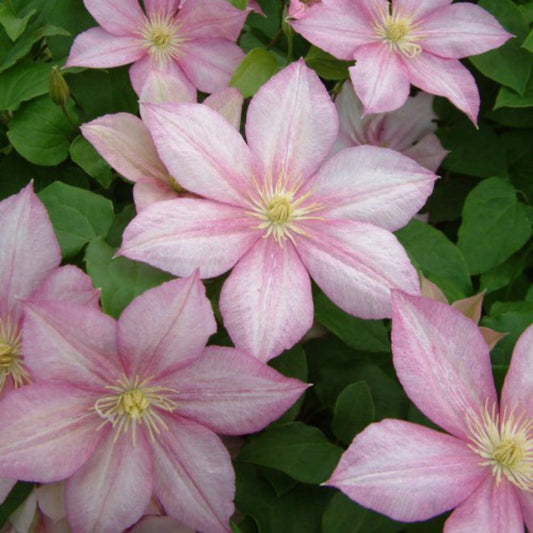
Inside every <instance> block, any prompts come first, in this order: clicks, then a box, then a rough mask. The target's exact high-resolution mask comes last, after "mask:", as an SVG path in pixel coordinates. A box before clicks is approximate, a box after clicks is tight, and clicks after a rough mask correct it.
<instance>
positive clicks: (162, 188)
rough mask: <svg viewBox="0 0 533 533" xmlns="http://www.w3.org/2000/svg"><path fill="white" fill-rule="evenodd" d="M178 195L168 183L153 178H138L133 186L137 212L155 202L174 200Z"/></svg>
mask: <svg viewBox="0 0 533 533" xmlns="http://www.w3.org/2000/svg"><path fill="white" fill-rule="evenodd" d="M179 196H180V195H179V194H178V192H177V191H176V190H174V189H173V188H172V187H171V186H170V184H169V183H163V182H162V181H159V180H157V179H153V178H146V179H142V180H139V181H138V182H137V183H135V185H134V186H133V200H134V202H135V208H136V209H137V213H140V212H141V210H143V209H146V208H147V207H148V206H149V205H152V204H155V203H156V202H162V201H163V200H174V199H176V198H178V197H179Z"/></svg>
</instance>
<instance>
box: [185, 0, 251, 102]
mask: <svg viewBox="0 0 533 533" xmlns="http://www.w3.org/2000/svg"><path fill="white" fill-rule="evenodd" d="M218 1H221V2H224V1H225V0H218ZM243 57H244V52H243V51H242V50H241V48H239V47H238V46H237V45H236V44H235V43H233V42H231V41H228V40H227V39H214V38H205V39H196V38H195V39H193V40H191V41H189V42H187V43H186V44H184V45H183V56H182V57H180V60H179V65H180V67H181V68H182V69H183V72H185V75H186V76H187V78H189V80H190V81H191V82H192V84H193V85H194V86H195V87H196V88H197V89H199V90H200V91H203V92H204V93H214V92H216V91H221V90H222V89H224V88H226V87H227V86H228V84H229V81H230V79H231V76H232V74H233V71H234V70H235V69H236V68H237V65H238V64H239V63H240V62H241V60H242V58H243Z"/></svg>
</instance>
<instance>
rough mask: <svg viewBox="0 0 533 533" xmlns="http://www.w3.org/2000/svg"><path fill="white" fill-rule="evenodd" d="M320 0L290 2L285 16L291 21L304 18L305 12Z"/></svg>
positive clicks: (293, 0)
mask: <svg viewBox="0 0 533 533" xmlns="http://www.w3.org/2000/svg"><path fill="white" fill-rule="evenodd" d="M321 1H322V0H291V1H290V4H289V9H288V12H287V16H288V17H289V18H291V19H299V18H301V17H303V16H304V14H305V12H306V11H307V10H308V9H309V8H310V7H311V6H314V5H315V4H319V3H320V2H321Z"/></svg>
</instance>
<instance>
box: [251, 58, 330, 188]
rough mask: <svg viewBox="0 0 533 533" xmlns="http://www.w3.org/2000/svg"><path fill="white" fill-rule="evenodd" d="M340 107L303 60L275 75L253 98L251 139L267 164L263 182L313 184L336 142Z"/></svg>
mask: <svg viewBox="0 0 533 533" xmlns="http://www.w3.org/2000/svg"><path fill="white" fill-rule="evenodd" d="M337 130H338V119H337V113H336V110H335V105H334V104H333V103H332V101H331V98H330V97H329V94H328V92H327V91H326V88H325V87H324V85H323V84H322V82H321V81H320V79H319V78H318V76H317V75H316V74H315V73H314V72H313V71H312V70H311V69H309V68H307V66H306V65H305V62H304V61H303V60H300V61H297V62H296V63H292V64H291V65H290V66H288V67H287V68H284V69H283V70H282V71H281V72H279V73H278V74H276V75H275V76H273V77H272V78H271V79H270V80H269V81H268V82H267V83H265V85H263V87H261V89H259V92H258V93H257V94H256V95H255V96H254V97H253V99H252V101H251V102H250V106H249V108H248V115H247V118H246V138H247V140H248V145H249V146H250V149H251V150H252V152H253V153H254V154H255V155H257V156H258V157H259V160H260V161H261V163H262V175H263V179H265V180H267V181H274V183H275V182H276V180H278V179H282V180H284V181H285V180H286V181H287V182H288V184H287V186H288V187H291V186H294V185H296V184H297V183H298V182H300V183H301V181H302V180H306V179H308V178H309V177H310V176H311V175H312V174H313V173H314V172H315V171H316V169H317V168H318V167H319V165H320V163H322V161H323V160H324V159H325V157H326V155H327V154H328V152H329V151H330V148H331V146H332V144H333V142H334V141H335V138H336V136H337Z"/></svg>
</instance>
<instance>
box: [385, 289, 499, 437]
mask: <svg viewBox="0 0 533 533" xmlns="http://www.w3.org/2000/svg"><path fill="white" fill-rule="evenodd" d="M392 349H393V359H394V366H395V368H396V372H397V374H398V378H399V379H400V381H401V383H402V385H403V387H404V389H405V391H406V392H407V394H408V396H409V397H410V398H411V400H412V401H413V402H414V403H415V404H416V406H417V407H418V408H419V409H420V410H421V411H422V412H423V413H424V414H425V415H426V416H427V417H429V418H430V419H431V420H433V422H435V423H436V424H438V425H439V426H441V427H442V428H444V429H446V430H447V431H449V432H450V433H452V434H453V435H456V436H457V437H460V438H464V439H468V436H469V434H470V431H469V427H468V419H467V416H470V417H472V416H477V415H478V414H479V413H480V412H481V410H482V409H483V408H484V407H485V406H486V405H487V406H488V407H489V408H490V407H491V406H492V405H496V403H497V399H496V391H495V388H494V381H493V378H492V370H491V365H490V355H489V350H488V347H487V344H486V343H485V341H484V340H483V337H482V335H481V333H480V332H479V330H478V328H477V326H476V325H475V324H474V323H473V322H472V321H471V320H470V319H469V318H466V317H465V316H464V315H463V314H462V313H461V312H459V311H457V310H455V309H453V308H452V307H450V306H448V305H445V304H442V303H440V302H436V301H433V300H429V299H426V298H419V297H416V296H412V295H408V294H403V293H400V292H394V294H393V325H392Z"/></svg>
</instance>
